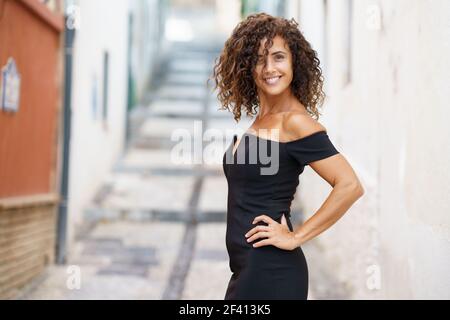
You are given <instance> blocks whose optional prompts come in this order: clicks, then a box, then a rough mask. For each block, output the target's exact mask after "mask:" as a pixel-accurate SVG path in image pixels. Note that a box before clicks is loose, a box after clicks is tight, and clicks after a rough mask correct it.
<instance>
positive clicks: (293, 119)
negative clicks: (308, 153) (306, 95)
mask: <svg viewBox="0 0 450 320" xmlns="http://www.w3.org/2000/svg"><path fill="white" fill-rule="evenodd" d="M283 131H284V133H285V135H286V137H287V138H288V139H289V140H294V139H301V138H304V137H307V136H309V135H311V134H313V133H316V132H318V131H326V128H325V127H324V126H323V125H322V124H321V123H319V121H317V120H316V119H314V118H313V117H311V116H310V115H309V114H305V113H301V112H290V113H288V114H286V115H285V116H284V119H283Z"/></svg>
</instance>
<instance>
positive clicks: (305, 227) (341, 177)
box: [294, 153, 364, 247]
mask: <svg viewBox="0 0 450 320" xmlns="http://www.w3.org/2000/svg"><path fill="white" fill-rule="evenodd" d="M309 166H310V167H311V168H312V169H313V170H314V171H315V172H317V173H318V174H319V175H320V176H321V177H322V178H323V179H324V180H326V181H327V182H328V183H329V184H330V185H331V186H332V187H333V190H332V191H331V193H330V194H329V195H328V197H327V198H326V200H325V201H324V203H323V204H322V206H321V207H320V208H319V209H318V210H317V212H316V213H315V214H314V215H313V216H311V217H310V218H309V219H308V220H306V221H305V222H304V223H303V224H302V225H299V226H298V227H296V228H295V230H294V242H295V246H296V247H299V246H301V245H302V244H304V243H305V242H307V241H308V240H311V239H312V238H314V237H316V236H317V235H319V234H320V233H322V232H323V231H325V230H327V229H328V228H329V227H331V226H332V225H333V224H335V223H336V222H337V221H338V220H339V219H340V218H341V217H342V216H343V215H344V214H345V213H346V212H347V210H348V209H349V208H350V207H351V206H352V205H353V203H355V202H356V200H358V199H359V198H360V197H362V195H363V194H364V189H363V187H362V185H361V183H360V181H359V179H358V177H357V176H356V174H355V172H354V170H353V168H352V167H351V166H350V164H349V163H348V161H347V160H346V159H345V157H344V156H343V155H342V154H340V153H339V154H337V155H335V156H332V157H329V158H326V159H322V160H319V161H315V162H312V163H310V164H309Z"/></svg>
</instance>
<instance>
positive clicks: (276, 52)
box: [258, 51, 286, 57]
mask: <svg viewBox="0 0 450 320" xmlns="http://www.w3.org/2000/svg"><path fill="white" fill-rule="evenodd" d="M278 53H283V54H286V52H284V51H275V52H273V53H271V55H275V54H278ZM258 57H262V55H261V54H258Z"/></svg>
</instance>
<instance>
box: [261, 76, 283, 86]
mask: <svg viewBox="0 0 450 320" xmlns="http://www.w3.org/2000/svg"><path fill="white" fill-rule="evenodd" d="M280 78H281V76H277V77H270V78H265V79H264V82H265V83H266V84H268V85H276V84H277V83H278V82H279V80H280Z"/></svg>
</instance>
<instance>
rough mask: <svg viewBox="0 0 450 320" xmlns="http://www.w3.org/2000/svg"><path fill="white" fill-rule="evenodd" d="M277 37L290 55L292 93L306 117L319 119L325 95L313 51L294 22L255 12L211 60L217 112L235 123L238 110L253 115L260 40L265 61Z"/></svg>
mask: <svg viewBox="0 0 450 320" xmlns="http://www.w3.org/2000/svg"><path fill="white" fill-rule="evenodd" d="M277 35H278V36H281V37H282V38H283V39H284V40H285V41H286V43H287V44H288V46H289V49H290V51H291V53H292V64H293V66H292V70H293V79H292V83H291V89H292V92H293V94H294V95H295V97H296V98H297V99H298V100H299V101H300V102H301V103H302V104H303V105H304V106H305V108H306V110H307V111H308V113H309V114H310V115H312V116H313V117H314V118H316V119H318V118H319V116H320V112H319V110H318V108H319V107H320V106H321V105H322V104H323V101H324V98H325V93H324V92H323V90H322V87H323V76H322V69H321V68H320V66H319V64H320V61H319V59H318V57H317V52H316V51H314V50H313V49H312V48H311V45H310V44H309V42H308V41H306V39H305V37H304V36H303V34H302V33H301V31H300V30H299V27H298V23H297V22H296V21H295V19H293V18H292V19H290V20H287V19H285V18H280V17H273V16H271V15H269V14H266V13H257V14H252V15H249V16H248V17H247V18H246V19H245V20H243V21H241V22H240V23H239V24H238V25H237V26H236V27H235V29H234V30H233V32H232V34H231V36H230V38H229V39H228V40H227V41H226V42H225V46H224V48H223V50H222V52H221V54H220V56H219V57H218V58H216V60H215V66H214V72H213V75H212V78H213V79H214V81H215V88H214V89H215V90H216V89H218V93H217V97H218V99H219V101H220V103H221V108H220V109H219V110H228V111H232V112H233V114H234V119H235V120H236V122H238V121H239V120H240V118H241V109H242V107H243V108H244V109H245V111H246V113H247V116H251V115H256V113H257V108H258V107H259V97H258V94H257V90H256V84H255V81H254V78H253V72H254V70H255V67H256V63H257V61H258V50H259V46H260V41H261V40H263V39H265V38H266V39H267V41H266V43H265V45H264V51H263V52H264V61H266V58H267V55H268V53H269V48H270V47H272V44H273V38H274V37H275V36H277ZM208 81H209V80H208Z"/></svg>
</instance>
